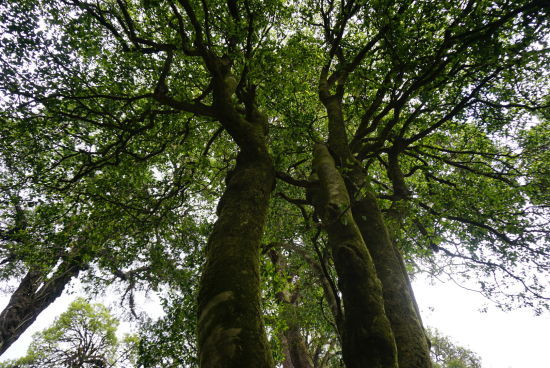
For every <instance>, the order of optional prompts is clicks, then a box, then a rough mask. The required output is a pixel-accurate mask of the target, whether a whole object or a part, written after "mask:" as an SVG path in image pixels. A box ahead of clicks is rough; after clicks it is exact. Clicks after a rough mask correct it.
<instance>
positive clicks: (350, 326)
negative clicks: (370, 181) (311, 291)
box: [312, 144, 398, 368]
mask: <svg viewBox="0 0 550 368" xmlns="http://www.w3.org/2000/svg"><path fill="white" fill-rule="evenodd" d="M313 172H314V175H317V176H318V178H319V188H318V189H317V190H314V192H313V193H312V194H313V202H314V205H315V208H316V210H317V212H318V214H319V215H320V217H321V220H322V221H323V224H324V226H325V228H326V231H327V234H328V239H329V245H330V248H331V251H332V255H333V259H334V265H335V267H336V272H337V274H338V284H339V288H340V290H341V292H342V297H343V304H344V323H343V329H344V331H343V336H342V340H343V341H342V342H343V346H342V352H343V356H344V362H345V364H346V367H348V368H365V367H368V368H397V367H398V365H397V349H396V345H395V340H394V336H393V333H392V329H391V326H390V322H389V320H388V318H387V317H386V314H385V310H384V300H383V294H382V284H381V282H380V280H379V279H378V276H377V274H376V269H375V266H374V263H373V260H372V258H371V255H370V253H369V251H368V249H367V247H366V246H365V243H364V241H363V238H362V236H361V233H360V231H359V228H358V227H357V225H356V223H355V220H354V218H353V215H352V212H351V209H350V198H349V195H348V192H347V189H346V186H345V183H344V180H343V178H342V176H341V174H340V172H339V171H338V170H337V169H336V166H335V163H334V159H333V158H332V156H331V155H330V153H329V151H328V149H327V147H326V146H325V145H322V144H317V145H316V146H315V148H314V153H313Z"/></svg>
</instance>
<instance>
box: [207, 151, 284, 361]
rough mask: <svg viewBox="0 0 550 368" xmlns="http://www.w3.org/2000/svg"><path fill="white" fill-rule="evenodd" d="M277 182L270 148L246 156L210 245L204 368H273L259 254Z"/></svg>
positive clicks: (238, 165) (226, 196) (222, 202)
mask: <svg viewBox="0 0 550 368" xmlns="http://www.w3.org/2000/svg"><path fill="white" fill-rule="evenodd" d="M274 180H275V176H274V169H273V166H272V162H271V159H270V157H269V155H268V153H267V150H266V149H265V147H261V146H260V147H258V146H256V147H255V148H254V149H253V147H247V148H245V149H242V150H241V152H240V153H239V155H238V157H237V163H236V166H235V169H234V171H233V172H232V173H231V174H230V176H229V177H228V181H227V188H226V190H225V193H224V195H223V196H222V198H221V200H220V203H219V206H218V220H217V221H216V224H215V225H214V229H213V232H212V234H211V235H210V238H209V240H208V244H207V250H206V264H205V265H204V269H203V274H202V279H201V286H200V292H199V300H198V302H199V321H198V334H199V336H198V337H199V355H200V366H201V368H248V367H250V368H253V367H254V368H268V367H273V361H272V356H271V353H270V350H269V347H268V344H267V338H266V336H265V332H264V327H263V323H262V313H261V308H260V274H259V249H260V239H261V236H262V232H263V227H264V223H265V218H266V213H267V208H268V204H269V197H270V193H271V191H272V190H273V185H274Z"/></svg>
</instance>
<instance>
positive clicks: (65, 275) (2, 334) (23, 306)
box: [0, 261, 86, 355]
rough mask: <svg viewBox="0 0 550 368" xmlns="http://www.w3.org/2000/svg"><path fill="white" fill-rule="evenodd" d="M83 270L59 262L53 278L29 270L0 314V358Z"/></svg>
mask: <svg viewBox="0 0 550 368" xmlns="http://www.w3.org/2000/svg"><path fill="white" fill-rule="evenodd" d="M85 267H86V266H85V265H81V264H80V262H78V261H77V262H62V263H61V264H60V265H59V267H58V269H57V271H56V272H55V273H54V275H53V276H51V277H50V278H47V274H48V272H45V271H44V270H36V269H34V270H33V269H31V270H29V271H28V272H27V274H26V275H25V277H24V278H23V280H21V282H20V284H19V286H18V288H17V289H16V290H15V292H14V293H13V295H12V296H11V298H10V301H9V302H8V305H7V306H6V307H5V308H4V310H3V311H2V313H0V355H2V354H3V353H4V352H5V351H6V350H7V349H8V348H9V347H10V346H11V345H12V344H13V343H14V342H15V341H17V339H18V338H19V337H20V336H21V335H22V334H23V332H25V331H26V330H27V328H28V327H29V326H30V325H31V324H33V322H34V321H35V320H36V318H37V317H38V315H39V314H40V313H42V311H43V310H44V309H46V308H47V307H48V306H49V305H50V304H52V303H53V302H54V301H55V299H57V298H58V297H59V296H60V295H61V293H62V292H63V289H65V286H66V285H67V284H68V283H69V282H70V281H71V279H72V278H73V277H76V276H77V275H78V273H79V272H80V271H81V270H83V269H84V268H85Z"/></svg>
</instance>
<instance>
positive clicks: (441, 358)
mask: <svg viewBox="0 0 550 368" xmlns="http://www.w3.org/2000/svg"><path fill="white" fill-rule="evenodd" d="M427 332H428V337H429V338H430V341H431V343H432V346H431V355H432V360H433V363H434V368H481V358H480V357H479V356H478V355H477V354H476V353H474V352H473V351H471V350H469V349H466V348H464V347H462V346H459V345H457V344H455V343H454V342H453V341H452V340H451V339H450V338H449V337H448V336H444V335H442V334H441V332H439V331H438V330H437V329H428V330H427Z"/></svg>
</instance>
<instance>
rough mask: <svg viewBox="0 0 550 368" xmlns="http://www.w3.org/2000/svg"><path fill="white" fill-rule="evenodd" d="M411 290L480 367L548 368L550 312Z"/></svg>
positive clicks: (420, 284)
mask: <svg viewBox="0 0 550 368" xmlns="http://www.w3.org/2000/svg"><path fill="white" fill-rule="evenodd" d="M413 286H414V289H415V292H416V298H417V300H418V304H419V307H420V309H421V312H422V318H423V320H424V324H425V325H427V326H430V327H435V328H437V329H438V330H440V331H441V332H442V333H443V334H444V335H447V336H450V337H451V338H452V340H454V341H455V342H457V343H459V344H460V345H462V346H465V347H468V348H469V349H471V350H473V351H475V352H476V353H477V354H478V355H480V356H481V358H482V363H483V368H550V315H549V314H548V313H546V314H545V315H543V316H539V317H536V316H534V314H533V312H531V311H529V310H515V311H512V312H502V311H499V310H497V309H496V308H494V307H489V310H488V312H487V313H480V312H479V309H481V308H482V307H483V306H485V305H486V301H485V299H483V298H482V297H481V296H479V295H478V294H475V293H473V292H469V291H466V290H464V289H461V288H459V287H458V286H456V285H453V284H450V283H446V284H441V283H438V284H434V285H432V284H430V283H429V282H427V281H426V280H423V279H418V280H416V281H415V282H414V283H413ZM76 297H77V295H76V294H74V293H73V294H72V295H67V293H64V294H63V295H62V296H61V297H60V298H58V300H57V301H56V302H55V303H54V304H52V305H51V306H50V307H49V308H48V309H47V310H46V311H45V312H44V313H42V314H41V315H40V316H39V318H38V319H37V321H36V322H35V323H34V324H33V326H32V327H31V328H29V329H28V330H27V332H26V333H25V334H24V335H23V336H22V337H21V338H20V339H19V340H18V341H17V342H16V343H15V344H14V345H13V346H12V347H11V348H10V349H9V350H8V351H7V352H6V353H5V354H4V355H3V356H2V358H1V360H5V359H10V358H17V357H20V356H22V355H24V354H25V352H26V349H27V346H28V344H29V343H30V341H31V335H32V334H33V333H34V332H36V331H39V330H42V329H44V328H46V327H48V326H49V325H50V324H51V323H52V322H53V319H54V318H55V317H56V316H57V315H58V314H59V313H61V312H63V311H65V310H66V309H67V307H68V305H69V304H70V303H71V301H73V300H74V299H75V298H76ZM7 301H8V297H2V298H0V307H1V308H2V309H3V307H4V305H5V304H6V303H7ZM99 302H103V303H105V302H106V301H105V300H99ZM106 304H109V303H108V302H107V303H106Z"/></svg>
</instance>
